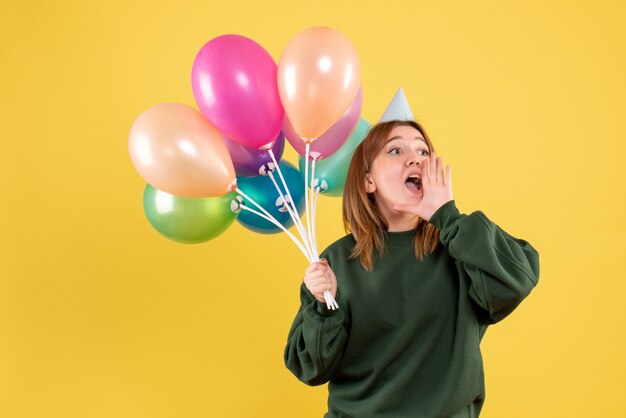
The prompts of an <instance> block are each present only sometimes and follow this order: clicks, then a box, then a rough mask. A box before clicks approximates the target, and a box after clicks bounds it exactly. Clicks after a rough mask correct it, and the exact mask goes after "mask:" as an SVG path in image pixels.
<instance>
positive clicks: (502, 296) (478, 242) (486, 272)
mask: <svg viewBox="0 0 626 418" xmlns="http://www.w3.org/2000/svg"><path fill="white" fill-rule="evenodd" d="M430 223H432V224H433V225H435V226H436V227H437V228H439V230H440V240H441V242H442V243H443V245H445V246H446V247H448V251H449V252H450V255H451V256H452V257H453V258H455V259H456V260H457V266H459V271H460V272H461V274H463V275H467V276H469V282H470V286H469V295H470V297H471V298H472V300H474V302H476V304H478V306H480V308H482V312H479V320H480V321H481V322H482V323H484V324H487V325H488V324H494V323H496V322H498V321H501V320H502V319H504V318H505V317H506V316H507V315H509V314H510V313H511V312H513V310H514V309H515V308H516V307H517V306H518V305H519V304H520V303H521V302H522V300H524V298H525V297H526V296H528V294H529V293H530V291H531V290H532V289H533V288H534V287H535V286H536V284H537V282H538V280H539V254H538V253H537V251H536V250H535V249H534V248H533V247H532V246H531V245H530V244H529V243H528V242H526V241H524V240H521V239H517V238H514V237H512V236H511V235H509V234H508V233H506V232H505V231H503V230H502V229H501V228H500V227H498V226H497V225H496V224H495V223H493V222H491V221H490V220H489V219H488V218H487V217H486V216H485V214H484V213H482V212H480V211H476V212H473V213H471V214H470V215H464V214H461V213H459V210H458V209H457V207H456V204H455V201H454V200H452V201H450V202H447V203H446V204H444V205H443V206H442V207H440V208H439V209H438V210H437V211H436V212H435V213H434V214H433V216H432V217H431V219H430Z"/></svg>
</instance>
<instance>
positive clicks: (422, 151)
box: [417, 149, 430, 157]
mask: <svg viewBox="0 0 626 418" xmlns="http://www.w3.org/2000/svg"><path fill="white" fill-rule="evenodd" d="M417 153H418V154H419V155H423V156H425V157H428V156H429V155H430V152H428V150H426V149H418V150H417Z"/></svg>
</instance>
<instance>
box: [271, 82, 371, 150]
mask: <svg viewBox="0 0 626 418" xmlns="http://www.w3.org/2000/svg"><path fill="white" fill-rule="evenodd" d="M362 107H363V90H362V88H361V86H359V90H358V91H357V93H356V97H355V98H354V101H353V102H352V104H351V105H350V107H349V108H348V110H346V113H344V114H343V116H342V117H341V118H340V119H339V120H338V121H337V122H335V124H334V125H333V126H331V127H330V128H329V129H328V130H327V131H326V132H324V134H323V135H322V136H320V137H319V138H317V139H316V140H315V141H313V142H312V143H311V147H310V152H317V153H319V154H320V157H319V159H322V158H326V157H330V156H331V155H333V154H334V153H335V152H336V151H337V150H338V149H339V148H341V146H342V145H343V143H344V142H346V140H347V139H348V138H349V137H350V134H351V133H352V131H353V130H354V128H355V127H356V124H357V122H358V121H359V117H360V116H361V108H362ZM283 134H284V135H285V138H287V141H289V143H290V144H291V146H292V147H293V148H294V149H295V150H296V151H297V152H298V154H300V155H302V156H303V157H304V155H305V153H306V152H305V151H306V149H305V144H304V141H302V139H301V138H300V137H299V136H298V135H297V134H296V133H295V132H294V130H293V127H292V126H291V123H290V122H289V120H288V119H287V115H285V121H284V122H283Z"/></svg>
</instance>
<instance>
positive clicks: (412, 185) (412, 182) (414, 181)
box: [404, 175, 422, 191]
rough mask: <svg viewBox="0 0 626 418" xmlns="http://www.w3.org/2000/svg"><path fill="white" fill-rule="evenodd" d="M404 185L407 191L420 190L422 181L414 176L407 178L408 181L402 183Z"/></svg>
mask: <svg viewBox="0 0 626 418" xmlns="http://www.w3.org/2000/svg"><path fill="white" fill-rule="evenodd" d="M404 185H405V186H406V188H407V189H409V190H414V191H418V190H422V179H421V178H419V177H418V176H416V175H412V176H409V178H408V179H406V181H405V182H404Z"/></svg>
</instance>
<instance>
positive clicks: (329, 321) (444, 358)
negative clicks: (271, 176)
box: [285, 200, 539, 418]
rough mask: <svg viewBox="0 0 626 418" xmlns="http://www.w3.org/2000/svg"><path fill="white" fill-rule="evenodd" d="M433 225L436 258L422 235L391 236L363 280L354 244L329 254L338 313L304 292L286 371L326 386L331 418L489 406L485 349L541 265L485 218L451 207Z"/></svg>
mask: <svg viewBox="0 0 626 418" xmlns="http://www.w3.org/2000/svg"><path fill="white" fill-rule="evenodd" d="M430 222H431V223H432V224H433V225H435V226H436V227H437V228H439V230H440V241H441V243H442V244H443V245H439V246H438V247H437V249H436V250H435V251H434V252H433V253H431V254H430V255H429V256H427V257H425V258H424V259H423V260H422V261H420V260H418V259H417V257H416V256H415V251H414V247H413V240H414V236H415V235H414V231H405V232H386V233H385V235H384V253H383V258H382V260H377V259H376V258H375V260H376V261H375V267H374V269H373V271H371V272H367V271H366V270H365V269H363V267H362V266H361V264H360V262H359V260H358V259H352V260H351V259H350V258H349V255H350V252H351V251H352V248H353V247H354V244H355V241H354V238H353V236H352V235H347V236H345V237H343V238H341V239H340V240H338V241H336V242H335V243H333V244H332V245H330V246H329V247H328V248H327V249H326V250H325V251H324V252H323V253H322V257H324V258H326V259H327V260H328V262H329V264H330V266H331V267H332V269H333V271H334V272H335V275H336V276H337V283H338V291H337V297H336V299H337V303H338V304H339V309H338V310H336V311H330V310H328V309H327V308H326V305H325V304H323V303H321V302H319V301H317V300H316V299H315V298H314V297H313V295H311V293H310V292H309V291H308V290H307V289H306V287H305V286H304V284H303V285H302V287H301V306H300V309H299V310H298V313H297V315H296V317H295V319H294V321H293V325H292V327H291V330H290V331H289V337H288V341H287V346H286V348H285V364H286V366H287V368H288V369H289V370H291V372H292V373H293V374H294V375H295V376H296V377H297V378H298V379H300V380H301V381H303V382H305V383H307V384H309V385H320V384H323V383H326V382H329V384H328V392H329V397H328V409H329V411H328V413H327V414H326V415H325V416H326V417H337V418H344V417H353V418H368V417H372V418H374V417H376V418H383V417H385V418H387V417H388V418H404V417H407V418H408V417H411V418H449V417H453V416H454V417H477V416H478V414H479V413H480V410H481V408H482V405H483V402H484V398H485V384H484V377H483V362H482V356H481V353H480V346H479V345H480V341H481V339H482V337H483V335H484V333H485V330H486V329H487V326H488V325H490V324H493V323H496V322H498V321H500V320H502V319H503V318H505V317H506V316H507V315H508V314H510V313H511V312H512V311H513V310H514V309H515V308H516V307H517V306H518V305H519V303H520V302H521V301H522V300H523V299H524V298H525V297H526V296H527V295H528V294H529V293H530V291H531V290H532V289H533V287H534V286H535V285H536V284H537V281H538V278H539V256H538V254H537V251H536V250H535V249H534V248H533V247H532V246H531V245H530V244H529V243H527V242H526V241H523V240H520V239H516V238H514V237H512V236H511V235H509V234H507V233H506V232H505V231H503V230H502V229H500V228H499V227H498V226H497V225H496V224H494V223H493V222H491V221H490V220H489V219H487V217H486V216H485V215H484V214H483V213H482V212H480V211H477V212H473V213H472V214H470V215H464V214H460V213H459V211H458V209H457V208H456V205H455V202H454V200H453V201H450V202H448V203H446V204H445V205H443V206H442V207H441V208H439V210H437V212H435V214H434V215H433V216H432V218H431V220H430Z"/></svg>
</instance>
